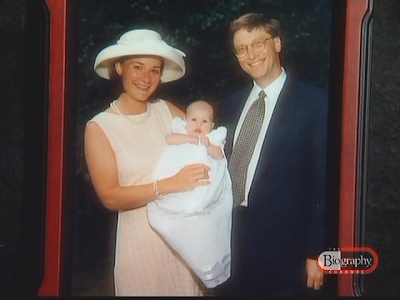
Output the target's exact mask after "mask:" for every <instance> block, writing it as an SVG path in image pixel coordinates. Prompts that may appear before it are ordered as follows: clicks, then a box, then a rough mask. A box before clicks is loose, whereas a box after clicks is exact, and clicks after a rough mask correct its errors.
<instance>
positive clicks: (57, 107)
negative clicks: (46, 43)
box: [39, 0, 68, 296]
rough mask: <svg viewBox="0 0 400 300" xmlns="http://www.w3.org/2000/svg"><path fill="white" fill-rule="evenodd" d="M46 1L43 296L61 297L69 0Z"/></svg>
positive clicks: (40, 293)
mask: <svg viewBox="0 0 400 300" xmlns="http://www.w3.org/2000/svg"><path fill="white" fill-rule="evenodd" d="M46 2H47V5H48V7H49V10H50V93H49V95H50V99H49V135H48V168H47V172H48V176H47V178H48V181H47V207H46V227H45V228H46V229H45V257H44V263H45V266H44V279H43V282H42V286H41V287H40V290H39V296H60V290H61V255H62V253H61V250H62V248H61V245H62V231H63V230H62V229H63V220H62V207H63V200H64V199H63V178H64V163H65V159H64V156H65V152H64V149H65V107H66V94H65V87H66V60H67V57H66V49H67V47H66V42H67V2H68V0H46Z"/></svg>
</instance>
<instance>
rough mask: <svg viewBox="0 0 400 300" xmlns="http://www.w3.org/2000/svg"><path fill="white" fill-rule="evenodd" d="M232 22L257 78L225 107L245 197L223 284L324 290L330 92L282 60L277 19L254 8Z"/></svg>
mask: <svg viewBox="0 0 400 300" xmlns="http://www.w3.org/2000/svg"><path fill="white" fill-rule="evenodd" d="M230 30H231V33H232V40H233V48H234V52H235V54H236V56H237V59H238V62H239V64H240V66H241V68H242V69H243V70H244V71H245V72H246V73H247V74H248V75H250V77H251V78H252V79H253V83H252V84H251V85H250V86H248V87H247V88H245V89H243V90H241V91H238V92H236V93H234V94H233V95H231V96H230V97H228V98H227V99H226V100H225V101H224V102H223V103H222V107H221V120H222V124H221V125H224V126H226V127H227V128H228V133H229V134H228V140H227V145H226V152H227V155H228V158H229V159H230V160H229V169H230V173H231V177H232V183H233V190H234V202H236V205H235V208H234V215H233V230H232V232H233V237H232V239H233V242H232V276H231V279H230V280H229V281H228V282H227V284H223V285H222V286H220V288H218V289H217V294H218V293H219V294H222V295H224V294H231V295H255V296H257V295H295V294H305V293H307V292H308V291H312V289H316V290H318V289H320V288H321V286H322V283H323V274H322V271H321V270H320V269H319V268H318V266H317V261H316V258H317V257H318V255H319V254H320V253H321V252H323V251H324V241H323V240H324V229H323V228H324V202H325V196H326V195H325V187H326V183H325V180H326V151H327V149H326V143H327V141H326V140H327V95H326V92H325V91H324V90H323V89H321V88H318V87H316V86H313V85H309V84H306V83H304V82H301V81H298V80H297V79H295V78H294V77H293V76H292V75H291V74H289V72H288V73H287V72H286V70H285V69H283V67H282V66H281V62H280V52H281V49H282V43H281V39H280V37H279V22H278V21H276V20H273V19H266V17H265V16H264V15H262V14H246V15H244V16H242V17H240V18H238V19H237V20H235V21H234V22H232V24H231V28H230ZM260 91H263V92H261V93H260ZM264 92H265V94H263V93H264ZM257 99H258V100H257ZM253 104H254V105H253ZM257 114H258V115H257ZM246 115H249V116H248V117H247V120H246ZM246 130H247V132H246ZM252 136H255V137H254V138H253V137H252ZM252 139H254V141H253V142H251V140H252Z"/></svg>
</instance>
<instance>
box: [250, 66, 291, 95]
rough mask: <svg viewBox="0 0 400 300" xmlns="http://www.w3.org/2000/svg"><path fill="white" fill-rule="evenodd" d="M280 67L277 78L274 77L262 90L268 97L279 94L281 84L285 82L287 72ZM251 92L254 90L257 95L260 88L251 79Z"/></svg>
mask: <svg viewBox="0 0 400 300" xmlns="http://www.w3.org/2000/svg"><path fill="white" fill-rule="evenodd" d="M281 69H282V73H281V75H279V77H278V78H277V79H275V80H274V81H273V82H272V83H271V84H270V85H268V86H267V87H266V88H265V89H264V92H265V93H266V94H267V96H268V98H275V97H277V96H278V95H279V93H280V92H281V90H282V87H283V84H284V83H285V80H286V77H287V74H286V71H285V69H284V68H281ZM253 84H254V87H253V92H255V93H256V94H257V95H258V94H259V93H260V91H261V90H262V88H261V87H260V86H259V85H258V84H257V83H256V82H255V81H254V80H253Z"/></svg>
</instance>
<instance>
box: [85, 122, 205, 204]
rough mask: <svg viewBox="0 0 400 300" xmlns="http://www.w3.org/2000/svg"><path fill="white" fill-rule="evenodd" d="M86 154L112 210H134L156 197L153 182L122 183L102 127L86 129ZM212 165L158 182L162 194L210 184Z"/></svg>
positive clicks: (197, 166) (193, 167)
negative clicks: (209, 172) (131, 184)
mask: <svg viewBox="0 0 400 300" xmlns="http://www.w3.org/2000/svg"><path fill="white" fill-rule="evenodd" d="M85 157H86V162H87V166H88V169H89V173H90V177H91V179H92V182H93V185H94V188H95V190H96V192H97V195H98V196H99V198H100V200H101V201H102V203H103V205H104V206H105V207H107V208H108V209H110V210H125V209H133V208H137V207H140V206H143V205H146V204H147V203H149V202H151V201H153V200H155V199H156V196H155V193H154V188H153V184H152V183H149V184H142V185H135V186H120V185H119V181H118V170H117V163H116V159H115V155H114V152H113V150H112V149H111V146H110V143H109V141H108V139H107V137H106V136H105V134H104V132H103V131H102V129H101V128H100V127H99V126H98V125H97V124H96V123H93V122H91V123H89V124H88V125H87V126H86V132H85ZM208 171H209V167H208V166H206V165H202V164H195V165H190V166H186V167H184V168H182V170H181V171H179V172H178V174H176V175H174V176H172V177H169V178H166V179H162V180H159V181H158V187H159V190H160V193H161V194H162V195H166V194H169V193H173V192H183V191H187V190H190V189H193V188H194V187H196V186H200V185H206V184H209V181H208V180H205V181H203V180H202V179H209V176H208Z"/></svg>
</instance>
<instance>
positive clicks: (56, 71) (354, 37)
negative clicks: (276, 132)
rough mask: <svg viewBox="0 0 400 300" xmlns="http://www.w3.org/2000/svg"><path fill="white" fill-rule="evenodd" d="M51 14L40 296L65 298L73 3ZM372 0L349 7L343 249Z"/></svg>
mask: <svg viewBox="0 0 400 300" xmlns="http://www.w3.org/2000/svg"><path fill="white" fill-rule="evenodd" d="M46 1H47V4H48V7H49V10H50V36H51V38H50V41H51V42H50V45H51V48H50V101H49V107H50V110H49V139H48V150H49V153H48V182H47V194H48V199H47V207H46V229H45V259H44V262H45V266H44V279H43V282H42V285H41V287H40V290H39V296H60V293H61V280H62V279H61V258H62V247H61V246H62V240H63V215H62V208H63V203H64V202H63V201H64V199H63V195H64V184H63V179H64V164H65V151H64V150H65V117H66V116H65V110H66V93H65V91H66V90H65V89H66V74H67V66H66V61H67V53H66V52H67V51H66V49H67V47H66V46H67V45H66V43H67V11H68V10H67V4H68V0H46ZM369 4H370V0H350V1H348V3H347V8H346V32H345V50H344V51H345V52H344V77H343V81H344V84H343V107H342V148H341V157H342V162H341V172H340V174H341V179H340V186H341V188H340V224H339V240H340V241H339V244H340V247H354V246H355V245H354V241H355V221H356V219H355V218H356V216H355V213H356V206H355V205H356V202H355V199H356V191H357V153H358V130H359V105H360V102H359V101H360V80H361V78H360V74H361V66H362V61H361V59H362V51H363V49H362V42H361V41H362V35H363V32H362V22H363V18H364V16H365V14H366V12H367V10H368V8H369ZM338 288H339V289H338V294H339V296H354V295H355V294H354V276H353V275H344V276H342V275H341V276H339V278H338Z"/></svg>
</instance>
